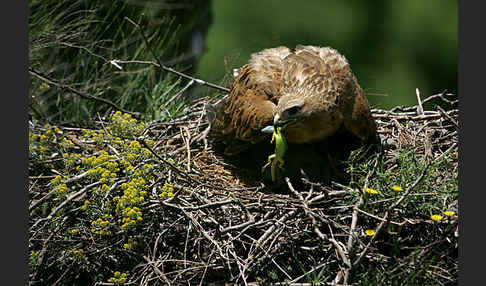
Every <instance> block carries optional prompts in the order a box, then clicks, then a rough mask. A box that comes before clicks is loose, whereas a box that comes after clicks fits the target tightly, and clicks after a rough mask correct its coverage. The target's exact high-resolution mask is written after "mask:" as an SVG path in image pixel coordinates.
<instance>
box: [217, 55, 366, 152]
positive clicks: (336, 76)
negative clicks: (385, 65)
mask: <svg viewBox="0 0 486 286" xmlns="http://www.w3.org/2000/svg"><path fill="white" fill-rule="evenodd" d="M208 119H209V122H210V126H211V129H210V133H209V136H210V137H213V138H215V139H217V140H219V141H222V142H223V143H224V144H225V150H224V153H225V154H226V155H235V154H238V153H240V152H242V151H244V150H246V149H247V148H249V147H251V146H252V145H254V144H257V143H259V142H262V141H265V142H267V140H268V142H270V139H269V138H270V137H269V134H267V133H265V132H262V129H263V128H265V127H266V126H269V125H273V126H274V127H276V128H281V130H282V134H283V136H285V139H286V140H287V142H288V143H289V144H292V143H295V144H305V143H312V142H319V141H323V140H326V139H328V138H329V137H332V136H333V135H335V134H336V133H337V132H338V130H344V131H347V132H348V133H350V134H352V135H354V137H356V138H357V139H358V140H360V141H362V142H375V140H376V125H375V122H374V120H373V118H372V116H371V112H370V106H369V104H368V101H367V100H366V97H365V95H364V92H363V90H362V89H361V87H360V86H359V84H358V82H357V80H356V77H355V76H354V74H353V72H352V71H351V68H350V66H349V63H348V61H347V60H346V58H345V57H344V56H343V55H341V54H340V53H339V52H337V51H336V50H335V49H332V48H329V47H316V46H303V45H298V46H297V47H296V48H295V51H294V52H292V51H291V50H290V49H288V48H287V47H283V46H280V47H276V48H269V49H265V50H263V51H260V52H258V53H255V54H253V55H252V56H251V59H250V61H249V63H248V64H246V65H244V66H243V67H241V68H240V69H239V70H237V75H236V77H235V79H234V81H233V84H232V87H231V90H230V93H229V94H228V95H227V96H226V97H225V98H224V99H223V100H221V101H220V102H219V103H217V104H215V105H212V106H208ZM344 144H345V142H344Z"/></svg>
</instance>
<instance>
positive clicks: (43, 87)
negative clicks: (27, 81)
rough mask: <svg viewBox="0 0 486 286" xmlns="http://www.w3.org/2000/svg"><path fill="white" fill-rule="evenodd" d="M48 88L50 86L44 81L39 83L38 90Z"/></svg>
mask: <svg viewBox="0 0 486 286" xmlns="http://www.w3.org/2000/svg"><path fill="white" fill-rule="evenodd" d="M49 88H51V86H50V85H48V84H47V83H45V82H43V83H41V85H40V86H39V90H43V89H49Z"/></svg>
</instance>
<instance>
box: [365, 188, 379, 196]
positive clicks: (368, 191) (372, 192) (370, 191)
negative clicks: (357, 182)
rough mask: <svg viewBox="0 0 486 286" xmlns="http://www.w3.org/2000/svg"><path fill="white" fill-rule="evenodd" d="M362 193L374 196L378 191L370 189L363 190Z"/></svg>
mask: <svg viewBox="0 0 486 286" xmlns="http://www.w3.org/2000/svg"><path fill="white" fill-rule="evenodd" d="M364 191H365V192H367V193H368V194H370V195H376V194H378V191H377V190H375V189H372V188H364Z"/></svg>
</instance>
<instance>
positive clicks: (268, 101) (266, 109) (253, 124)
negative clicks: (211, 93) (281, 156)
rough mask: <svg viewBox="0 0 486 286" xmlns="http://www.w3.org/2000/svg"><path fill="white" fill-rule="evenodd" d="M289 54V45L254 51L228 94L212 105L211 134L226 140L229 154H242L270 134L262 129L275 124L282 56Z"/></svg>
mask: <svg viewBox="0 0 486 286" xmlns="http://www.w3.org/2000/svg"><path fill="white" fill-rule="evenodd" d="M289 54H290V50H289V49H288V48H286V47H278V48H272V49H266V50H263V51H261V52H258V53H255V54H253V55H252V57H251V60H250V61H249V63H248V64H247V65H245V66H243V67H242V68H241V69H240V70H239V71H238V75H237V77H236V78H235V79H234V81H233V86H232V88H231V91H230V93H229V95H228V97H227V98H225V100H224V101H222V102H221V103H220V104H219V105H217V106H213V107H212V110H211V112H212V116H211V117H210V123H211V132H210V136H212V137H213V138H219V139H222V140H223V141H225V143H226V144H227V148H226V150H225V153H227V154H234V153H238V152H239V151H242V149H244V146H245V145H248V144H253V143H257V142H259V141H261V140H263V139H264V138H266V137H267V136H268V135H266V134H264V133H263V132H261V129H262V128H263V127H265V126H266V125H270V124H272V121H273V113H274V109H275V106H276V103H277V101H278V97H279V96H280V89H281V83H282V80H281V77H282V59H284V58H285V57H286V56H287V55H289Z"/></svg>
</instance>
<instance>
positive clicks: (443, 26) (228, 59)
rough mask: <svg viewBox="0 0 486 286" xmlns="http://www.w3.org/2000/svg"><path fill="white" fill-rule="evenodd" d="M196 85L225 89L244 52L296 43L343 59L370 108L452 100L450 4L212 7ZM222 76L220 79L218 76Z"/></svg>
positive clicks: (282, 2)
mask: <svg viewBox="0 0 486 286" xmlns="http://www.w3.org/2000/svg"><path fill="white" fill-rule="evenodd" d="M211 5H212V14H213V23H212V25H211V26H210V28H209V32H208V34H207V39H206V47H207V50H206V52H205V53H204V55H203V57H202V58H201V61H200V62H199V64H198V71H197V76H198V77H199V78H201V79H204V80H207V81H211V82H216V83H222V84H226V85H227V84H228V80H229V76H228V74H229V73H230V72H231V70H232V69H233V68H237V67H240V66H242V65H244V64H245V63H246V62H247V61H248V59H249V58H250V55H251V53H254V52H257V51H260V50H262V49H265V48H269V47H275V46H280V45H284V46H288V47H289V48H291V49H293V48H294V47H295V46H296V45H297V44H306V45H317V46H330V47H333V48H335V49H337V50H338V51H340V52H341V53H342V54H344V55H345V56H346V58H347V59H348V60H349V62H350V64H351V68H352V69H353V71H354V72H355V74H356V76H357V78H358V81H359V83H360V84H361V86H362V87H363V88H364V90H365V91H366V93H367V96H368V99H369V101H370V103H371V104H372V106H373V107H378V108H391V107H393V106H396V105H415V104H416V97H415V88H419V90H420V93H421V95H422V98H425V97H426V96H428V95H431V94H435V93H440V92H442V91H443V90H445V89H447V90H448V91H450V92H453V93H455V94H457V53H458V35H457V33H458V32H457V29H458V27H457V25H458V3H457V1H456V0H427V1H423V0H399V1H389V0H376V1H362V0H360V1H357V0H347V1H327V0H306V1H287V0H265V1H261V0H246V1H228V0H213V1H212V4H211ZM225 75H226V76H225Z"/></svg>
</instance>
